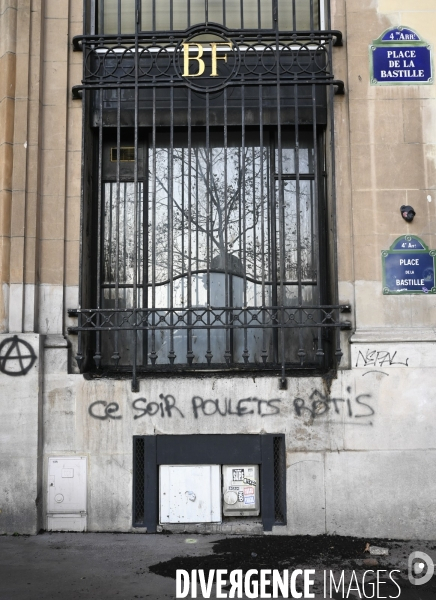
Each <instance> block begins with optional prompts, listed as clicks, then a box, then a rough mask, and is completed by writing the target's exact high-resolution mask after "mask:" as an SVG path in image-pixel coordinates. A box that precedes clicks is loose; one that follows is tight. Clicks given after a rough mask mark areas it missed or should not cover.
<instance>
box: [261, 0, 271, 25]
mask: <svg viewBox="0 0 436 600" xmlns="http://www.w3.org/2000/svg"><path fill="white" fill-rule="evenodd" d="M260 16H261V23H260V27H261V29H272V28H273V9H272V0H268V2H266V1H265V0H262V1H261V3H260Z"/></svg>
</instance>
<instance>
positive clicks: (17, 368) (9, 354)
mask: <svg viewBox="0 0 436 600" xmlns="http://www.w3.org/2000/svg"><path fill="white" fill-rule="evenodd" d="M35 361H36V354H35V351H34V350H33V348H32V346H31V345H30V344H28V343H27V342H25V341H24V340H20V339H19V338H18V336H17V335H14V337H11V338H7V339H6V340H3V342H2V343H1V344H0V373H4V374H5V375H10V376H11V377H19V376H20V375H27V373H28V372H29V371H30V369H31V368H32V367H33V365H34V364H35Z"/></svg>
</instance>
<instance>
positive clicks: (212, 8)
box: [208, 0, 223, 25]
mask: <svg viewBox="0 0 436 600" xmlns="http://www.w3.org/2000/svg"><path fill="white" fill-rule="evenodd" d="M208 6H209V13H208V16H209V18H208V20H209V22H210V23H219V24H221V25H222V24H223V0H209V5H208Z"/></svg>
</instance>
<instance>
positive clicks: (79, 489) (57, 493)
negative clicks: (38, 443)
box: [48, 456, 86, 513]
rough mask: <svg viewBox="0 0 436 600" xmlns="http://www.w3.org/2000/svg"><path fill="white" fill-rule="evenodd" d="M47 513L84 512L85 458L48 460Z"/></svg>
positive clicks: (73, 457) (54, 458)
mask: <svg viewBox="0 0 436 600" xmlns="http://www.w3.org/2000/svg"><path fill="white" fill-rule="evenodd" d="M48 512H49V513H85V512H86V457H83V456H68V457H59V456H55V457H52V458H49V459H48Z"/></svg>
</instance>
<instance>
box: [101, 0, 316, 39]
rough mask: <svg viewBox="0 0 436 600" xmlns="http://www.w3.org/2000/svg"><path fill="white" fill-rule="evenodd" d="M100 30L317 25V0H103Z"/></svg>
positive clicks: (309, 27)
mask: <svg viewBox="0 0 436 600" xmlns="http://www.w3.org/2000/svg"><path fill="white" fill-rule="evenodd" d="M97 10H98V29H99V33H104V34H118V33H121V34H123V33H126V34H129V33H133V32H134V31H135V30H136V27H137V25H138V26H139V25H140V29H141V30H142V31H173V30H184V29H187V28H189V27H191V26H192V25H195V24H197V23H218V24H220V25H224V26H225V27H228V28H229V29H275V28H278V29H280V30H283V31H285V30H288V31H289V30H290V31H297V30H300V31H304V30H306V31H309V30H313V29H318V28H319V26H320V17H321V18H322V14H321V13H320V11H321V10H322V3H321V6H320V3H319V2H318V0H207V1H205V0H100V1H99V4H98V9H97Z"/></svg>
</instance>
